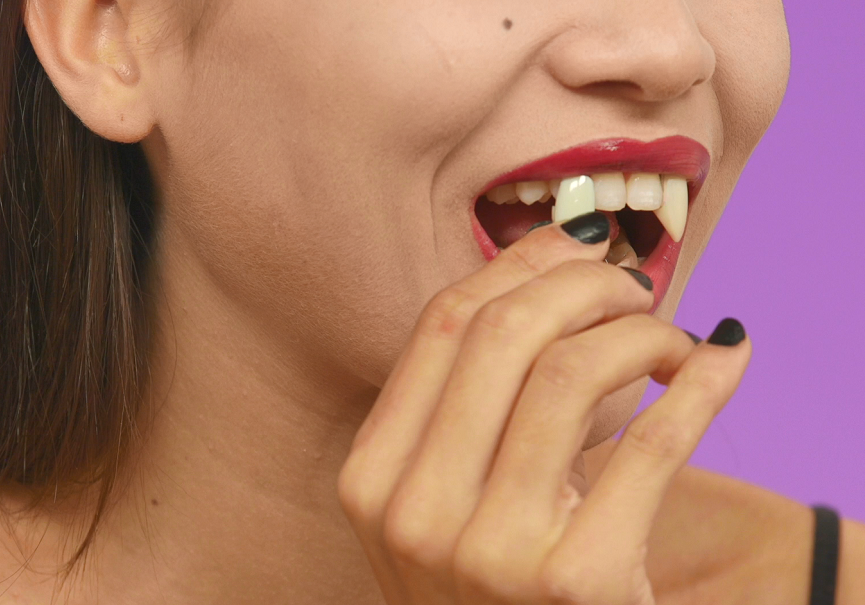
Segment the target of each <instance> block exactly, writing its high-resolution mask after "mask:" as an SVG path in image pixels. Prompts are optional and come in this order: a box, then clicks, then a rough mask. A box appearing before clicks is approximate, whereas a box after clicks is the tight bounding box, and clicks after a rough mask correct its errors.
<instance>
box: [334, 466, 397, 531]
mask: <svg viewBox="0 0 865 605" xmlns="http://www.w3.org/2000/svg"><path fill="white" fill-rule="evenodd" d="M336 489H337V497H338V499H339V503H340V506H342V509H343V511H345V514H346V516H347V517H348V518H349V519H350V520H352V521H354V522H362V523H370V522H372V521H374V520H375V519H377V518H379V517H380V516H381V513H382V511H383V509H384V503H385V501H386V498H385V497H384V496H383V495H382V493H381V490H380V489H379V488H378V486H377V485H376V483H375V481H373V480H371V477H370V474H369V473H364V471H363V470H362V468H361V465H360V463H359V461H358V459H357V458H356V457H353V456H350V457H349V458H348V459H347V460H346V462H345V463H344V464H343V467H342V469H340V471H339V475H338V476H337V483H336Z"/></svg>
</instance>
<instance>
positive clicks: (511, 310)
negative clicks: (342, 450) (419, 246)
mask: <svg viewBox="0 0 865 605" xmlns="http://www.w3.org/2000/svg"><path fill="white" fill-rule="evenodd" d="M608 248H609V241H605V242H602V243H599V244H594V245H587V244H581V243H579V242H577V241H575V240H573V239H571V238H570V237H569V236H568V235H567V234H566V233H565V232H564V231H562V229H561V227H560V226H559V225H558V224H553V225H549V226H547V227H543V228H540V229H536V230H534V231H532V232H530V233H529V234H528V235H527V236H525V237H524V238H522V239H521V240H519V241H518V242H516V243H514V244H512V245H511V246H509V247H508V248H507V249H506V250H505V251H504V252H502V253H501V254H500V255H499V256H498V257H497V258H496V259H495V260H493V261H491V262H490V263H488V264H487V265H486V266H484V267H483V268H482V269H481V270H479V271H478V272H476V273H474V274H472V275H470V276H468V277H466V278H465V279H463V280H461V281H459V282H457V283H455V284H453V285H451V286H450V287H448V288H446V289H444V290H442V291H441V292H439V293H438V294H437V295H436V296H435V297H434V298H433V299H432V300H431V301H430V302H429V304H428V305H427V306H426V307H425V309H424V311H423V313H422V314H421V317H420V319H419V321H418V323H417V325H416V327H415V329H414V331H413V333H412V336H411V339H410V341H409V344H408V345H407V347H406V349H405V350H404V351H403V353H402V355H401V356H400V358H399V360H398V361H397V364H396V366H395V368H394V370H393V372H392V373H391V375H390V376H389V377H388V380H387V382H386V383H385V385H384V387H383V389H382V392H381V393H380V395H379V397H378V399H377V401H376V403H375V406H374V407H373V410H372V411H371V413H370V414H369V416H368V417H367V419H366V421H365V422H364V424H363V426H362V427H361V429H360V430H359V431H358V433H357V435H356V437H355V440H354V443H353V445H352V449H351V452H350V453H349V456H348V458H347V460H346V462H345V465H344V466H343V468H342V470H341V472H340V475H339V479H338V492H339V499H340V503H341V505H342V507H343V509H344V511H345V513H346V515H347V517H348V518H349V521H350V522H351V525H352V527H353V529H354V531H355V533H356V534H357V535H358V538H359V539H360V541H361V544H362V546H363V548H364V551H365V553H366V555H367V557H368V558H369V560H370V563H371V565H372V568H373V571H374V573H375V575H376V579H377V580H378V582H379V584H380V586H381V588H382V591H383V594H384V596H385V599H386V600H387V602H388V603H389V604H390V605H434V604H435V605H456V604H465V605H469V604H470V605H482V604H484V605H485V604H491V603H497V604H511V603H521V604H522V603H538V604H547V603H549V604H552V603H555V604H563V603H567V604H574V605H576V604H579V605H648V604H650V603H653V602H654V598H653V596H652V590H651V586H650V584H649V581H648V578H647V575H646V568H645V558H646V543H647V539H648V535H649V532H650V529H651V527H652V523H653V519H654V517H655V513H656V511H657V510H658V506H659V504H660V501H661V499H662V498H663V496H664V493H665V490H666V489H667V487H668V485H669V483H670V481H671V479H672V477H673V476H674V474H675V473H676V471H677V470H678V469H679V468H680V467H681V466H683V465H684V464H685V463H686V461H687V459H688V458H689V457H690V455H691V453H692V452H693V450H694V448H695V447H696V445H697V442H698V441H699V439H700V438H701V437H702V435H703V433H704V432H705V430H706V428H707V427H708V425H709V423H710V422H711V420H712V419H713V418H714V416H715V415H716V414H717V413H718V412H719V411H720V409H721V408H722V407H723V406H724V404H725V403H726V401H727V400H728V399H729V397H730V396H731V395H732V394H733V392H734V391H735V389H736V387H737V386H738V383H739V381H740V379H741V377H742V374H743V373H744V370H745V367H746V365H747V363H748V360H749V358H750V352H751V347H750V342H749V341H748V340H747V338H746V339H745V341H744V342H743V343H741V344H740V345H738V346H735V347H722V346H716V345H710V344H705V343H704V344H700V345H699V346H696V345H694V343H693V341H692V340H691V339H690V337H688V336H687V335H686V334H685V332H683V331H682V330H679V329H678V328H676V327H674V326H672V325H670V324H668V323H665V322H662V321H660V320H658V319H655V318H654V317H652V316H649V315H646V314H645V313H646V312H647V311H648V310H649V309H651V307H652V304H653V302H654V301H653V295H652V294H651V293H650V292H648V291H647V290H645V289H644V288H643V287H642V286H641V285H640V284H639V283H638V282H637V280H635V279H634V278H633V277H632V276H631V275H629V274H628V273H627V272H626V271H624V270H622V269H621V268H618V267H616V266H614V265H609V264H605V263H603V262H602V261H603V258H604V256H605V255H606V253H607V250H608ZM647 374H648V375H650V376H651V377H652V378H654V379H655V380H656V381H658V382H660V383H662V384H666V385H668V389H667V391H666V393H665V394H664V395H663V396H662V397H661V398H659V399H658V401H656V402H655V403H654V404H653V405H652V406H650V407H649V408H648V409H647V410H645V411H644V412H643V413H642V414H640V416H638V417H637V418H636V419H635V420H634V421H633V422H631V424H630V425H629V427H628V429H627V430H626V432H625V434H624V435H623V437H622V439H621V440H620V441H619V443H618V444H617V446H616V450H615V452H614V453H613V455H612V456H611V458H610V460H609V462H608V463H607V464H606V466H605V468H604V470H603V473H602V475H601V476H600V477H599V478H598V479H597V481H596V482H595V483H594V485H593V486H592V489H591V491H590V492H588V494H586V495H585V497H583V496H581V495H580V494H579V493H578V491H577V490H576V489H575V488H574V486H573V485H572V484H571V482H570V481H569V474H570V471H571V468H572V466H573V465H574V463H575V461H576V460H577V459H578V458H579V457H580V455H581V454H580V453H581V446H582V443H583V441H584V439H585V437H586V435H587V434H588V431H589V429H590V427H591V424H592V420H593V412H594V409H595V406H596V404H597V403H598V402H599V401H600V400H601V399H602V398H603V397H604V396H605V395H607V394H609V393H611V392H613V391H615V390H617V389H619V388H621V387H623V386H625V385H627V384H629V383H631V382H633V381H634V380H637V379H639V378H641V377H643V376H645V375H647Z"/></svg>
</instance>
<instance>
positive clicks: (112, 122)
mask: <svg viewBox="0 0 865 605" xmlns="http://www.w3.org/2000/svg"><path fill="white" fill-rule="evenodd" d="M130 2H131V0H128V1H127V0H121V1H118V0H27V1H26V4H25V9H24V27H25V28H26V29H27V34H28V35H29V37H30V41H31V43H32V44H33V49H34V50H35V51H36V55H37V56H38V57H39V61H40V62H41V63H42V66H43V67H44V69H45V71H46V73H47V74H48V77H49V78H50V79H51V82H52V83H53V84H54V87H55V88H56V89H57V91H58V92H59V93H60V96H61V97H62V98H63V101H64V102H65V103H66V105H67V106H68V107H69V109H71V110H72V111H73V112H74V113H75V114H76V115H77V116H78V117H79V118H80V119H81V121H82V122H84V124H85V125H86V126H87V127H88V128H89V129H90V130H92V131H93V132H95V133H96V134H98V135H100V136H102V137H104V138H106V139H109V140H112V141H117V142H119V143H136V142H138V141H140V140H142V139H143V138H144V137H145V136H147V134H148V133H149V132H150V131H151V129H152V128H153V126H154V124H155V121H154V114H153V111H152V107H151V106H150V99H149V98H148V95H147V94H145V93H146V92H147V91H146V86H145V84H144V82H143V79H142V73H141V65H140V59H141V58H142V56H139V49H140V48H143V46H142V45H141V44H139V43H138V39H137V36H136V34H135V32H133V31H132V30H131V29H130V27H129V19H128V17H129V16H130V11H131V6H130Z"/></svg>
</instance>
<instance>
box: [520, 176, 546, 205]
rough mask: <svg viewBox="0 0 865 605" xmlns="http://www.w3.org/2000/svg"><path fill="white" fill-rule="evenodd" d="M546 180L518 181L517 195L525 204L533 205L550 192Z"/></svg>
mask: <svg viewBox="0 0 865 605" xmlns="http://www.w3.org/2000/svg"><path fill="white" fill-rule="evenodd" d="M549 192H550V190H549V188H548V187H547V182H546V181H529V182H527V183H517V197H518V198H520V201H521V202H522V203H524V204H528V205H529V206H531V205H532V204H534V203H535V202H537V201H538V200H540V199H541V198H543V197H544V195H545V194H547V193H549Z"/></svg>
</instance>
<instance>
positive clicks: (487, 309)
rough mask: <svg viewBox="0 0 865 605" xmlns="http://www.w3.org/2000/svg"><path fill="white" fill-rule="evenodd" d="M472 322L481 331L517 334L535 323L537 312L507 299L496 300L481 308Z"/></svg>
mask: <svg viewBox="0 0 865 605" xmlns="http://www.w3.org/2000/svg"><path fill="white" fill-rule="evenodd" d="M474 321H475V322H476V324H477V326H478V327H479V329H480V330H482V331H486V332H492V333H494V334H497V335H509V334H518V333H520V332H523V331H525V330H527V329H529V328H530V327H531V326H533V325H535V324H536V323H537V310H536V309H532V308H531V307H529V306H528V305H525V304H523V303H519V302H515V301H513V300H512V299H510V298H508V297H503V298H497V299H494V300H492V301H490V302H488V303H487V304H485V305H484V306H483V307H481V309H480V311H478V313H477V314H476V315H475V320H474Z"/></svg>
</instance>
